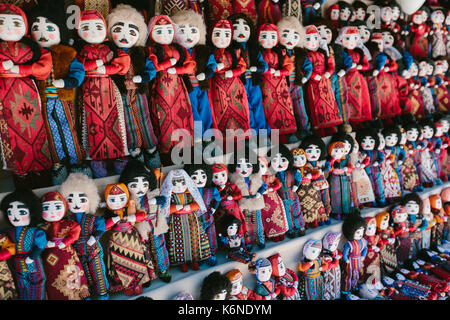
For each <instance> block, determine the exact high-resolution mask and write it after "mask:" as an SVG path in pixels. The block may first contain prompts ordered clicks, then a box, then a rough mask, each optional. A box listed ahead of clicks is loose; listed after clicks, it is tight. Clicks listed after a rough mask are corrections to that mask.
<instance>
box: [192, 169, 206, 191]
mask: <svg viewBox="0 0 450 320" xmlns="http://www.w3.org/2000/svg"><path fill="white" fill-rule="evenodd" d="M191 178H192V180H193V181H194V182H195V184H196V185H197V187H198V188H204V187H205V186H206V181H207V180H208V177H207V176H206V172H205V170H202V169H198V170H195V171H194V173H192V175H191Z"/></svg>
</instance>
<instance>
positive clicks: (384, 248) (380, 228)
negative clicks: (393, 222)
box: [375, 211, 397, 276]
mask: <svg viewBox="0 0 450 320" xmlns="http://www.w3.org/2000/svg"><path fill="white" fill-rule="evenodd" d="M375 219H376V220H377V233H378V235H379V236H380V237H381V240H380V241H381V242H380V249H381V250H380V263H381V274H382V275H383V276H385V275H387V274H391V273H392V272H394V271H395V269H396V268H397V255H396V253H395V248H394V243H395V234H394V230H393V228H392V227H391V226H390V225H389V220H390V214H389V212H387V211H383V212H380V213H378V214H377V215H376V216H375Z"/></svg>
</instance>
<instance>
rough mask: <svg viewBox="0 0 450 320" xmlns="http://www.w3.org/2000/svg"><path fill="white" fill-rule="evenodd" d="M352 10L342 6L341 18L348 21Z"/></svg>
mask: <svg viewBox="0 0 450 320" xmlns="http://www.w3.org/2000/svg"><path fill="white" fill-rule="evenodd" d="M351 14H352V12H351V10H350V9H349V8H342V9H341V10H339V19H341V20H342V21H347V20H348V19H350V16H351Z"/></svg>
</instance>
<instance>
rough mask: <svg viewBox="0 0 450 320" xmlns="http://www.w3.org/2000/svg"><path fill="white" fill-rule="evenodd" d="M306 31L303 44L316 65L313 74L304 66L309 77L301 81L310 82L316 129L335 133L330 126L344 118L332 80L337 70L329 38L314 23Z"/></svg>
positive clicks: (311, 106) (310, 111) (313, 123)
mask: <svg viewBox="0 0 450 320" xmlns="http://www.w3.org/2000/svg"><path fill="white" fill-rule="evenodd" d="M305 33H306V38H305V44H304V47H305V49H306V50H307V58H308V59H309V60H310V61H311V63H312V65H313V69H312V73H310V74H308V73H307V70H305V73H307V75H308V76H309V78H308V77H303V78H302V82H303V83H306V82H308V83H307V85H306V86H307V91H308V108H309V113H310V114H311V124H312V126H313V129H314V131H315V132H317V133H319V134H320V135H322V136H325V135H326V134H327V133H330V132H331V133H333V129H328V128H330V127H333V126H337V125H339V124H341V123H342V122H343V120H342V115H341V114H340V112H339V107H338V105H337V103H336V99H335V97H334V94H333V89H332V86H331V81H330V77H331V75H332V74H333V72H334V61H333V59H332V58H331V57H330V55H329V52H328V46H327V44H326V42H325V41H324V40H322V38H321V36H320V34H319V31H318V30H317V28H316V27H315V26H314V25H309V26H307V27H306V28H305Z"/></svg>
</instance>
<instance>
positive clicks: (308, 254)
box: [304, 246, 322, 260]
mask: <svg viewBox="0 0 450 320" xmlns="http://www.w3.org/2000/svg"><path fill="white" fill-rule="evenodd" d="M321 251H322V247H321V246H320V247H319V246H318V247H316V246H311V247H309V248H308V249H307V250H306V251H305V252H304V255H305V258H306V259H309V260H317V258H318V257H319V254H320V252H321Z"/></svg>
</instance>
